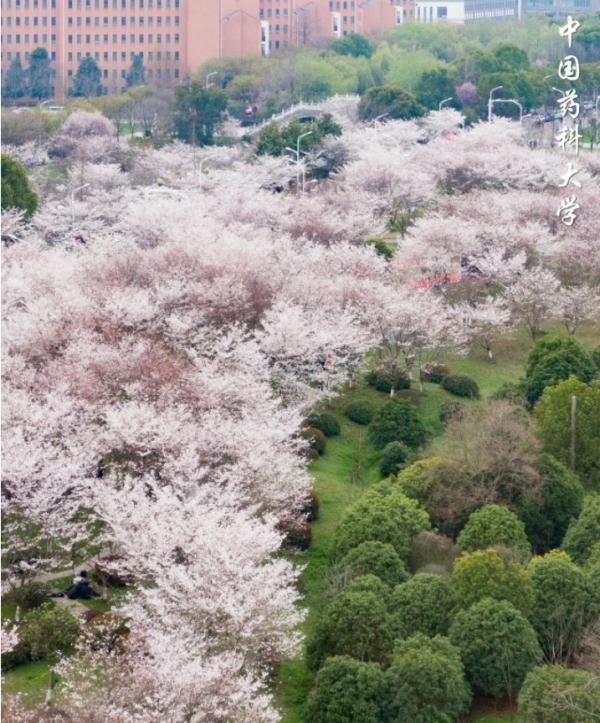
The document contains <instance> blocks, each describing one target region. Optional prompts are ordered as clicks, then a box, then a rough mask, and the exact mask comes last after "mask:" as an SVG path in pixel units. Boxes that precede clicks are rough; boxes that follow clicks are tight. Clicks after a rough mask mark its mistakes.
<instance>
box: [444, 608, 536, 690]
mask: <svg viewBox="0 0 600 723" xmlns="http://www.w3.org/2000/svg"><path fill="white" fill-rule="evenodd" d="M449 637H450V641H451V642H452V643H453V645H455V646H456V647H457V648H458V649H459V650H460V655H461V658H462V661H463V664H464V666H465V671H466V674H467V679H468V680H469V681H470V683H471V685H472V686H473V688H475V689H476V690H477V691H479V692H480V693H483V694H484V695H490V696H493V697H494V698H501V697H504V696H509V697H513V696H514V695H515V694H516V693H517V692H518V690H519V689H520V687H521V685H522V683H523V680H524V679H525V676H526V675H527V673H529V671H530V670H532V669H533V668H535V667H536V666H537V665H539V664H540V663H541V662H542V658H543V653H542V650H541V648H540V645H539V643H538V641H537V637H536V634H535V631H534V630H533V628H532V627H531V625H530V624H529V623H528V621H527V619H526V618H525V616H524V615H523V614H522V613H521V612H519V611H518V610H517V609H516V608H515V607H514V606H513V605H511V604H510V603H509V602H507V601H506V600H492V599H491V598H484V599H483V600H480V601H479V602H477V603H475V604H474V605H472V606H471V607H470V608H468V609H467V610H461V611H460V612H459V613H458V614H457V615H456V617H455V618H454V621H453V623H452V625H451V626H450V633H449Z"/></svg>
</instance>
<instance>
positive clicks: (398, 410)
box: [369, 398, 426, 449]
mask: <svg viewBox="0 0 600 723" xmlns="http://www.w3.org/2000/svg"><path fill="white" fill-rule="evenodd" d="M425 436H426V435H425V427H424V426H423V422H422V421H421V419H420V418H419V415H418V414H417V412H416V411H415V408H414V407H413V405H412V404H411V403H410V402H407V401H406V400H404V399H398V398H394V399H390V401H389V402H386V403H385V404H384V405H383V406H382V407H381V409H380V410H379V412H378V413H377V414H376V415H375V419H373V421H372V422H371V426H370V427H369V439H370V440H371V443H372V444H373V446H374V447H377V448H378V449H382V448H383V447H385V446H386V445H387V444H389V443H390V442H402V443H403V444H405V445H406V446H407V447H413V448H415V447H419V446H420V445H421V444H423V442H424V441H425Z"/></svg>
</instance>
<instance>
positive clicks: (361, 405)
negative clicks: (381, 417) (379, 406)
mask: <svg viewBox="0 0 600 723" xmlns="http://www.w3.org/2000/svg"><path fill="white" fill-rule="evenodd" d="M374 413H375V410H374V409H373V405H372V404H371V402H367V401H366V400H363V399H357V400H356V401H354V402H350V403H349V404H348V405H347V406H346V416H347V417H348V419H350V420H351V421H352V422H356V424H369V423H370V422H371V420H372V419H373V414H374Z"/></svg>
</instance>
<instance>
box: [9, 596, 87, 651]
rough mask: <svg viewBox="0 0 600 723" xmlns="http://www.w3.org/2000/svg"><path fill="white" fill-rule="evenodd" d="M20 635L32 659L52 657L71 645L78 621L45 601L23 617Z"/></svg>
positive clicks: (76, 631)
mask: <svg viewBox="0 0 600 723" xmlns="http://www.w3.org/2000/svg"><path fill="white" fill-rule="evenodd" d="M20 635H21V639H22V640H23V643H24V644H25V645H27V646H28V648H29V652H30V656H31V659H32V660H41V659H43V658H52V657H53V656H54V655H56V654H57V653H65V652H67V651H68V650H70V649H71V648H72V647H73V645H74V644H75V641H76V640H77V638H78V636H79V623H78V622H77V620H76V619H75V618H74V617H73V616H72V615H70V614H69V613H68V612H66V611H65V610H63V609H62V608H59V607H57V606H56V605H54V604H52V603H49V602H45V603H43V604H42V605H40V606H39V607H37V608H35V609H33V610H30V611H29V612H28V613H27V614H26V615H25V616H24V617H23V626H22V629H21V631H20Z"/></svg>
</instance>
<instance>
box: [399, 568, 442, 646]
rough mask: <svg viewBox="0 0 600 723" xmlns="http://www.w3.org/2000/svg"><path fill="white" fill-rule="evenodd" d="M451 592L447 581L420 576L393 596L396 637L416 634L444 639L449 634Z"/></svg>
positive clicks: (429, 575)
mask: <svg viewBox="0 0 600 723" xmlns="http://www.w3.org/2000/svg"><path fill="white" fill-rule="evenodd" d="M452 606H453V598H452V590H451V588H450V584H449V582H448V580H446V578H444V577H442V576H441V575H434V574H430V573H425V572H419V573H417V574H416V575H415V576H414V577H412V578H411V579H410V580H408V582H405V583H402V584H401V585H398V586H397V587H396V588H395V589H394V592H393V593H392V597H391V601H390V615H391V626H392V632H393V634H394V636H395V637H400V638H408V637H410V636H411V635H415V634H416V633H425V634H426V635H430V636H434V635H445V634H446V633H447V632H448V625H449V620H450V611H451V610H452Z"/></svg>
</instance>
